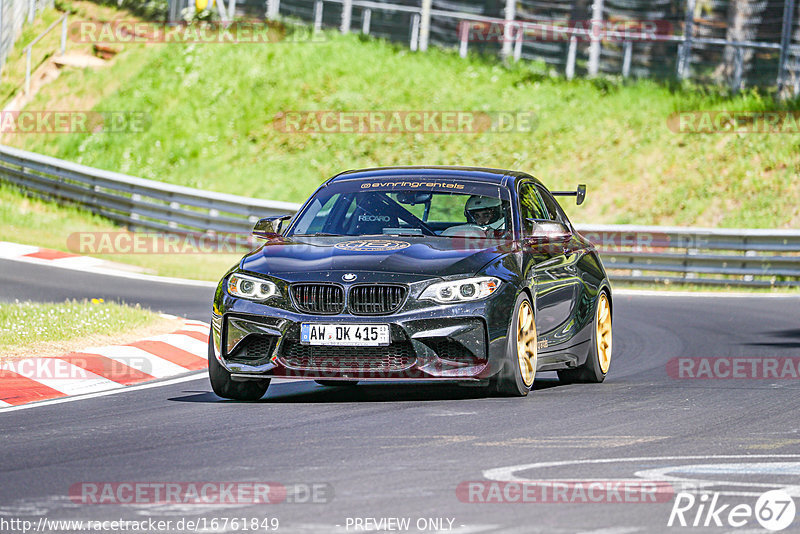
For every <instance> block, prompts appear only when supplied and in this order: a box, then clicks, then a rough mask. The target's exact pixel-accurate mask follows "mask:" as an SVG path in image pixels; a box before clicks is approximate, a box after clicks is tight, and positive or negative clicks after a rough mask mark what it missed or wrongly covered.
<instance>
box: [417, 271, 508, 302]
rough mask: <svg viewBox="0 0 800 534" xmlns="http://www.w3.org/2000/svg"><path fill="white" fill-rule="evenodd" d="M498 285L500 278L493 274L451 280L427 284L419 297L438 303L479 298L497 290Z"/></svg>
mask: <svg viewBox="0 0 800 534" xmlns="http://www.w3.org/2000/svg"><path fill="white" fill-rule="evenodd" d="M498 287H500V280H498V279H497V278H494V277H493V276H484V277H480V278H466V279H464V280H451V281H448V282H437V283H435V284H431V285H429V286H428V287H426V288H425V291H423V292H422V295H420V296H419V298H420V299H428V300H433V301H435V302H438V303H439V304H449V303H451V302H464V301H470V300H480V299H484V298H486V297H488V296H489V295H491V294H492V293H494V292H495V291H497V288H498Z"/></svg>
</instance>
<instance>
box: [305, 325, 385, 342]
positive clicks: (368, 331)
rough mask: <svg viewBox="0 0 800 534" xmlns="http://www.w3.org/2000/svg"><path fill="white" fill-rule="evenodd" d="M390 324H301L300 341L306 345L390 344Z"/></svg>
mask: <svg viewBox="0 0 800 534" xmlns="http://www.w3.org/2000/svg"><path fill="white" fill-rule="evenodd" d="M390 342H391V339H389V325H388V324H319V323H302V324H301V325H300V343H303V344H304V345H346V346H352V347H377V346H380V345H389V344H390Z"/></svg>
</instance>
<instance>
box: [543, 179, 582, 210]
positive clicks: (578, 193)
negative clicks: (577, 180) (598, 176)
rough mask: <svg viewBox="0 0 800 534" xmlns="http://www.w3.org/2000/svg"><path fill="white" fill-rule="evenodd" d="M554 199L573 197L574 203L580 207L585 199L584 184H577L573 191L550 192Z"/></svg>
mask: <svg viewBox="0 0 800 534" xmlns="http://www.w3.org/2000/svg"><path fill="white" fill-rule="evenodd" d="M550 193H552V194H553V196H556V197H575V203H576V204H577V205H578V206H580V205H581V204H583V201H584V200H585V199H586V184H579V185H578V189H577V190H575V191H550Z"/></svg>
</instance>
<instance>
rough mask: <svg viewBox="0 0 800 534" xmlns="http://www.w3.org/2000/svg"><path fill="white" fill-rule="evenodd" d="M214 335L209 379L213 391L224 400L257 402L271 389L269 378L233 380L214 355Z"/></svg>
mask: <svg viewBox="0 0 800 534" xmlns="http://www.w3.org/2000/svg"><path fill="white" fill-rule="evenodd" d="M213 336H214V333H213V332H211V333H210V334H209V337H208V377H209V379H210V380H211V389H213V390H214V393H216V394H217V395H218V396H220V397H222V398H223V399H233V400H240V401H255V400H258V399H260V398H261V397H263V396H264V393H266V392H267V388H268V387H269V381H270V379H269V378H265V379H263V380H247V381H244V382H238V381H235V380H233V379H232V378H231V374H230V373H229V372H228V370H227V369H225V368H224V367H222V365H221V364H220V363H219V362H218V361H217V357H216V356H215V355H214V345H213V343H214V341H213V339H214V337H213Z"/></svg>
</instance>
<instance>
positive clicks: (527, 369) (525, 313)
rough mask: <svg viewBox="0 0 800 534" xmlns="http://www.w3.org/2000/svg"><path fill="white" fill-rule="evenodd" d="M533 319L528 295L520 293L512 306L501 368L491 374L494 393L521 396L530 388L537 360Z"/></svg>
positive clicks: (534, 322)
mask: <svg viewBox="0 0 800 534" xmlns="http://www.w3.org/2000/svg"><path fill="white" fill-rule="evenodd" d="M537 343H538V341H537V337H536V321H535V318H534V314H533V306H532V305H531V299H529V298H528V295H527V294H525V293H521V294H520V295H519V296H518V297H517V301H516V303H515V305H514V315H513V316H512V320H511V328H510V329H509V335H508V348H507V349H506V360H505V362H504V365H503V369H502V370H501V371H500V373H499V374H498V375H497V376H496V377H495V379H494V384H495V389H496V391H497V393H499V394H500V395H504V396H509V397H524V396H526V395H527V394H528V392H529V391H530V390H531V388H532V387H533V381H534V379H535V377H536V364H537V361H538V345H537Z"/></svg>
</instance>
